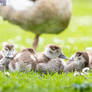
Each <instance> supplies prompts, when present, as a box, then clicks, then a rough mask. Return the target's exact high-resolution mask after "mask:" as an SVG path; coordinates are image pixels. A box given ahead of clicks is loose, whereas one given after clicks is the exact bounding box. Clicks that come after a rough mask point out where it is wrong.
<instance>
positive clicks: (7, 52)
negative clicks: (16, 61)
mask: <svg viewBox="0 0 92 92" xmlns="http://www.w3.org/2000/svg"><path fill="white" fill-rule="evenodd" d="M15 52H16V51H15V47H14V45H13V44H8V43H6V44H4V45H3V49H2V55H3V57H6V58H13V57H14V55H15Z"/></svg>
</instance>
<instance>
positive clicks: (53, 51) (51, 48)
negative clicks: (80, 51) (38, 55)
mask: <svg viewBox="0 0 92 92" xmlns="http://www.w3.org/2000/svg"><path fill="white" fill-rule="evenodd" d="M44 54H45V55H46V56H47V57H48V58H50V59H56V58H62V59H67V57H66V56H65V55H64V54H63V53H62V51H61V48H60V47H58V46H56V45H48V46H47V47H46V49H45V51H44Z"/></svg>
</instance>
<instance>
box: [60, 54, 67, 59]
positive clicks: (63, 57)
mask: <svg viewBox="0 0 92 92" xmlns="http://www.w3.org/2000/svg"><path fill="white" fill-rule="evenodd" d="M59 58H62V59H66V60H68V58H67V57H66V56H65V55H63V54H62V53H61V54H60V56H59Z"/></svg>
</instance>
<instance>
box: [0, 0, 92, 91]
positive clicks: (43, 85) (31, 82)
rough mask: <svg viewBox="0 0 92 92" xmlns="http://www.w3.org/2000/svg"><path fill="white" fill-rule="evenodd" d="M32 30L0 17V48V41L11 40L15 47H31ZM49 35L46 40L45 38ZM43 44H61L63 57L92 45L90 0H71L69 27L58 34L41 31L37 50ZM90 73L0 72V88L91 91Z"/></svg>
mask: <svg viewBox="0 0 92 92" xmlns="http://www.w3.org/2000/svg"><path fill="white" fill-rule="evenodd" d="M34 36H35V35H34V34H33V33H31V32H26V31H24V30H23V29H21V28H20V27H18V26H14V25H12V24H9V23H8V22H7V21H3V20H2V18H0V49H1V48H2V43H3V42H7V41H8V42H13V43H15V44H16V47H17V49H18V50H20V49H22V48H25V47H32V43H33V39H34ZM48 39H49V40H48ZM47 44H57V45H59V46H60V47H62V50H63V52H64V53H65V55H66V56H67V57H70V56H71V55H72V54H73V53H75V52H76V51H84V50H86V49H87V48H92V0H73V15H72V19H71V22H70V25H69V27H68V28H67V29H66V30H65V31H64V32H62V33H61V34H59V35H45V34H43V35H41V37H40V41H39V46H38V49H37V50H38V51H39V52H40V51H43V50H44V48H45V46H46V45H47ZM91 83H92V73H90V74H89V75H88V76H86V78H85V77H83V76H77V77H74V76H73V73H69V74H65V73H63V74H57V73H56V74H53V75H49V74H48V75H43V76H41V75H40V74H38V73H33V72H30V73H28V74H26V73H17V72H16V73H10V76H9V77H8V76H6V75H5V74H4V73H3V72H0V92H67V91H68V92H84V91H86V92H91V91H92V88H91V87H92V84H91Z"/></svg>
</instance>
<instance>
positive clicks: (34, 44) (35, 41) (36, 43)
mask: <svg viewBox="0 0 92 92" xmlns="http://www.w3.org/2000/svg"><path fill="white" fill-rule="evenodd" d="M38 41H39V34H37V35H36V37H35V39H34V43H33V48H34V50H36V48H37V45H38Z"/></svg>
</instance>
